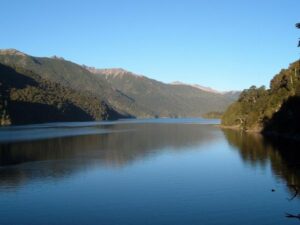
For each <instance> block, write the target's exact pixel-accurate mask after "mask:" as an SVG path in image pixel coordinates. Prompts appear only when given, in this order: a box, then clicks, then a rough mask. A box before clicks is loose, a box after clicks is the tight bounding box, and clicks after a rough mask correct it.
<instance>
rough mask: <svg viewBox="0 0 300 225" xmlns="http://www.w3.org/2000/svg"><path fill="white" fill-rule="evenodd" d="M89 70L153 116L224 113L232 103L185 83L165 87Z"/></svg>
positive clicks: (121, 72)
mask: <svg viewBox="0 0 300 225" xmlns="http://www.w3.org/2000/svg"><path fill="white" fill-rule="evenodd" d="M88 69H89V71H90V72H92V73H94V74H95V75H97V77H100V78H104V79H105V80H106V81H107V82H108V83H109V84H110V85H111V86H112V87H113V88H115V89H117V90H120V91H121V92H122V93H124V94H125V95H126V96H128V97H130V98H132V99H134V100H135V102H136V103H137V104H139V105H140V106H142V107H143V108H144V109H145V110H146V111H147V112H149V113H151V114H152V115H153V116H158V117H200V116H201V115H203V114H205V113H208V112H210V111H224V110H225V109H226V107H227V106H228V105H229V104H230V103H232V102H233V100H232V99H231V98H229V97H226V96H224V95H223V94H219V93H213V92H210V91H204V90H201V89H200V88H197V87H193V86H190V85H185V84H176V85H174V84H165V83H162V82H159V81H156V80H153V79H150V78H147V77H145V76H142V75H137V74H134V73H131V72H128V71H125V70H123V69H95V68H88Z"/></svg>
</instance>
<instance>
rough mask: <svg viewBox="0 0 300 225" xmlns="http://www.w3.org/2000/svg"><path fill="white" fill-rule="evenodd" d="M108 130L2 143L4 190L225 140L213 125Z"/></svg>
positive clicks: (121, 126)
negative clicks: (42, 179) (33, 181)
mask: <svg viewBox="0 0 300 225" xmlns="http://www.w3.org/2000/svg"><path fill="white" fill-rule="evenodd" d="M105 128H107V129H109V130H110V131H111V132H107V133H102V134H100V135H84V136H75V137H63V138H54V139H46V140H36V141H26V142H16V143H4V144H0V166H2V168H1V167H0V185H5V186H7V185H8V184H10V185H9V186H12V187H14V186H16V184H17V183H20V184H21V183H22V182H24V181H26V180H27V179H35V178H49V177H52V178H53V177H54V178H55V177H56V178H59V177H64V176H67V175H70V174H72V173H74V172H76V171H80V170H82V169H85V168H86V167H92V166H95V165H98V166H103V167H122V166H126V165H127V164H129V163H131V162H133V161H135V160H139V159H141V160H143V158H147V157H151V156H152V155H155V153H156V152H157V151H159V152H161V151H163V150H166V151H167V150H168V151H170V150H171V151H184V150H185V149H187V148H188V147H189V146H193V145H199V144H205V143H209V142H211V141H213V140H215V139H216V138H218V137H220V135H219V136H218V135H215V134H214V133H215V130H214V129H211V127H210V126H209V125H201V126H199V125H197V124H151V123H149V124H147V123H146V124H117V125H109V126H105ZM99 129H103V127H100V128H99ZM113 131H116V132H113ZM34 161H36V162H39V161H42V162H43V166H42V167H38V169H35V167H34V166H32V165H33V164H32V162H34ZM9 165H11V166H9ZM13 165H15V166H13ZM4 166H6V167H4Z"/></svg>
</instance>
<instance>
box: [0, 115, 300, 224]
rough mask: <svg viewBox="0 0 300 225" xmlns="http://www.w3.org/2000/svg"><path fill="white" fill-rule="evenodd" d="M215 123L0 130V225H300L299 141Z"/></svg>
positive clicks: (161, 122) (164, 122)
mask: <svg viewBox="0 0 300 225" xmlns="http://www.w3.org/2000/svg"><path fill="white" fill-rule="evenodd" d="M218 123H219V121H218V120H205V119H149V120H121V121H114V122H80V123H52V124H41V125H29V126H14V127H4V128H1V129H0V224H1V225H6V224H9V225H11V224H16V225H20V224H30V225H35V224H38V225H41V224H42V225H46V224H72V225H77V224H97V225H99V224H101V225H102V224H103V225H141V224H143V225H147V224H149V225H156V224H157V225H160V224H172V225H177V224H178V225H179V224H180V225H190V224H191V225H194V224H207V225H210V224H211V225H213V224H222V225H225V224H228V225H235V224H237V225H241V224H243V225H247V224H249V225H253V224H256V225H258V224H264V225H268V224H270V225H275V224H276V225H280V224H284V225H287V224H300V220H298V219H295V218H287V217H286V213H290V214H293V215H296V214H299V213H300V201H299V197H298V195H297V196H296V197H295V198H293V199H292V197H293V195H294V194H295V191H294V188H293V187H291V186H289V185H300V154H299V153H298V151H297V150H298V149H297V147H298V146H299V145H297V143H287V142H286V141H283V140H278V139H277V140H271V139H265V138H263V137H262V136H260V135H258V134H245V133H242V132H239V131H231V130H222V129H220V128H218V127H217V126H216V124H218ZM296 188H297V187H296ZM272 189H273V191H272Z"/></svg>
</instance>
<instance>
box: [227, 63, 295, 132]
mask: <svg viewBox="0 0 300 225" xmlns="http://www.w3.org/2000/svg"><path fill="white" fill-rule="evenodd" d="M299 98H300V61H296V62H294V63H292V64H291V65H290V67H289V68H288V69H283V70H281V71H280V73H279V74H277V75H276V76H275V77H274V78H273V79H272V80H271V84H270V89H267V90H266V89H265V87H260V88H257V87H255V86H252V87H250V88H249V89H246V90H244V91H243V92H242V93H241V95H240V98H239V99H238V101H237V102H235V103H233V104H232V105H231V106H229V108H228V109H227V111H226V112H225V113H224V115H223V117H222V125H224V126H231V127H237V128H241V129H244V130H256V131H258V130H259V131H262V132H266V133H270V132H278V133H288V134H296V133H299V131H300V130H299V124H300V123H299V115H300V114H299V112H300V110H299V109H300V104H299Z"/></svg>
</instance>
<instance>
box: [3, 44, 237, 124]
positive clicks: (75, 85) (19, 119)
mask: <svg viewBox="0 0 300 225" xmlns="http://www.w3.org/2000/svg"><path fill="white" fill-rule="evenodd" d="M0 64H1V70H0V77H1V78H0V79H1V83H2V87H1V96H2V97H1V98H2V100H0V103H1V110H2V111H1V112H2V114H1V115H2V119H1V121H2V123H3V124H9V123H13V124H25V123H37V122H52V121H81V120H102V119H116V118H121V117H137V118H149V117H200V116H201V115H203V114H205V113H208V112H211V111H224V110H225V108H226V107H227V106H228V105H229V104H230V103H232V102H233V100H232V98H230V97H227V96H226V95H224V94H220V93H211V92H208V91H204V90H200V89H199V88H196V87H192V86H187V85H171V84H165V83H162V82H159V81H156V80H153V79H150V78H147V77H145V76H141V75H136V74H134V73H131V72H128V71H126V70H123V69H100V70H99V69H94V68H91V67H86V66H81V65H78V64H75V63H73V62H71V61H68V60H65V59H63V58H60V57H57V56H54V57H52V58H47V57H33V56H30V55H27V54H25V53H22V52H20V51H17V50H15V49H7V50H0ZM3 96H7V97H3ZM16 102H18V104H16ZM20 102H22V104H21V103H20ZM8 103H9V104H8ZM62 106H63V107H62ZM67 106H68V107H67ZM48 107H50V108H51V110H50V108H49V109H48ZM53 107H54V108H53ZM61 107H62V108H61ZM64 107H67V108H64ZM74 107H75V108H76V107H77V108H76V110H77V111H76V110H75V108H74ZM23 108H26V110H29V109H30V110H31V111H28V113H22V111H23ZM71 108H72V109H71ZM46 109H47V110H48V113H46V112H47V110H46ZM79 109H80V110H81V111H80V110H79ZM39 110H41V111H39ZM53 110H54V111H53ZM57 110H58V111H57ZM74 110H75V111H76V112H75V111H74ZM78 110H79V111H80V112H81V113H79V111H78ZM40 112H45V113H40ZM36 114H39V115H38V116H37V117H35V116H33V115H36ZM29 115H31V116H29Z"/></svg>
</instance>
